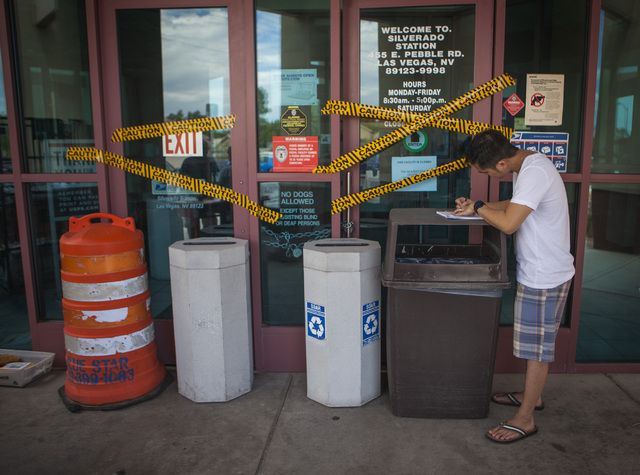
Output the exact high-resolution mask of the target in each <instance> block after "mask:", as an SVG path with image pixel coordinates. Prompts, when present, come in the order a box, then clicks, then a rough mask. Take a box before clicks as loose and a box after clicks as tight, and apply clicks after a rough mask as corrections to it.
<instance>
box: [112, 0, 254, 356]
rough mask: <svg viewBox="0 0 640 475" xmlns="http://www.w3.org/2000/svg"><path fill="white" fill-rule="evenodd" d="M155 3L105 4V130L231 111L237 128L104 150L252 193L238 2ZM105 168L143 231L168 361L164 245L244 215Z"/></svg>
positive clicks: (234, 225) (124, 208)
mask: <svg viewBox="0 0 640 475" xmlns="http://www.w3.org/2000/svg"><path fill="white" fill-rule="evenodd" d="M232 3H233V4H232ZM156 5H157V7H154V5H153V2H141V1H140V2H137V1H130V0H126V1H116V2H108V3H107V2H104V3H103V4H102V8H103V10H102V11H101V20H102V21H103V23H104V28H103V31H105V32H106V33H105V43H104V44H103V51H104V52H105V71H106V72H105V75H106V78H105V91H106V95H107V96H108V97H110V98H111V100H110V101H109V103H108V104H107V105H106V114H107V125H108V127H110V129H109V130H108V131H107V136H110V135H111V133H112V132H113V131H114V130H116V129H119V128H127V127H136V126H141V125H147V124H159V123H164V122H174V121H183V120H189V119H203V118H216V117H224V116H228V115H232V114H233V115H236V116H237V119H236V122H235V128H232V129H220V130H215V129H214V130H208V131H200V132H192V133H185V134H178V135H172V136H165V137H153V138H142V139H138V140H129V141H124V142H117V143H114V144H109V145H108V149H109V151H111V152H113V153H116V154H119V155H123V156H125V157H126V158H128V159H129V160H134V161H137V162H141V163H145V164H149V165H151V166H154V167H156V168H160V169H162V170H167V171H171V172H177V173H180V174H181V175H185V176H190V177H193V178H198V179H202V180H204V181H206V182H209V183H213V184H217V185H220V186H224V187H227V188H233V190H234V191H236V192H238V193H242V194H247V188H246V183H247V182H248V180H247V173H248V169H249V166H248V164H247V159H246V156H247V152H246V147H247V146H246V141H245V140H244V139H243V135H244V134H246V130H243V128H244V125H245V124H246V123H248V121H247V118H246V116H247V114H246V112H245V110H246V95H245V87H244V83H245V78H244V75H243V74H242V71H243V68H242V65H238V64H237V63H238V62H239V61H243V58H244V54H243V53H244V49H243V45H244V36H243V34H242V32H243V27H242V26H241V23H242V22H241V21H238V19H241V18H242V12H243V10H242V2H215V1H214V2H206V3H205V2H200V1H195V2H179V4H178V2H173V3H170V2H162V1H160V2H156ZM175 7H178V8H175ZM234 19H235V26H233V27H232V26H231V25H234ZM107 43H108V46H107ZM232 58H235V63H234V61H232ZM238 129H240V131H239V132H238V131H237V130H238ZM232 151H233V153H232ZM109 173H110V178H111V185H110V187H111V190H112V198H111V209H112V211H113V212H114V213H115V214H118V215H120V216H131V217H133V218H134V220H135V223H136V227H137V228H138V229H141V230H142V232H143V233H144V235H145V244H146V246H145V247H146V258H147V265H148V276H149V281H148V282H149V289H150V291H151V309H152V314H153V316H154V318H155V321H156V325H155V326H156V339H157V343H158V351H159V356H160V358H161V359H162V360H163V361H165V362H171V361H173V358H174V349H173V325H172V321H171V317H172V307H171V289H170V272H169V255H168V247H169V246H170V245H171V244H172V243H173V242H175V241H179V240H183V239H191V238H196V237H207V236H212V237H214V236H218V237H219V236H233V235H234V234H236V232H237V234H242V233H246V234H245V236H248V234H249V233H248V230H247V226H246V224H247V223H246V221H247V217H246V216H244V215H243V216H242V217H241V218H240V219H238V218H237V216H236V219H234V209H233V207H232V205H231V204H230V203H228V202H227V201H223V200H221V199H217V198H212V197H210V196H206V195H202V194H199V193H196V192H194V191H190V190H188V189H184V188H180V187H177V186H173V185H171V184H167V183H164V182H162V181H157V180H152V179H149V178H147V177H143V176H139V175H136V174H133V173H125V172H123V171H121V170H117V169H110V170H109ZM245 211H246V210H245ZM235 213H236V214H242V213H241V212H238V211H237V210H236V211H235Z"/></svg>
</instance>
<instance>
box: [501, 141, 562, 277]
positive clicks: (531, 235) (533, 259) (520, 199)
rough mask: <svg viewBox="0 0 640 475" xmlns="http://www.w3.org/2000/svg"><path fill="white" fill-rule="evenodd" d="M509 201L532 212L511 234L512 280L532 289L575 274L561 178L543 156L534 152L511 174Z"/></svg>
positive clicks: (551, 163) (553, 166)
mask: <svg viewBox="0 0 640 475" xmlns="http://www.w3.org/2000/svg"><path fill="white" fill-rule="evenodd" d="M511 202H512V203H517V204H520V205H524V206H527V207H529V208H531V209H532V210H533V211H532V212H531V213H530V214H529V216H527V219H525V220H524V222H523V223H522V225H521V226H520V228H519V229H518V230H517V231H516V233H515V249H516V259H517V261H518V265H517V271H516V279H517V280H518V282H520V283H522V284H524V285H526V286H527V287H532V288H535V289H551V288H553V287H557V286H558V285H560V284H563V283H564V282H567V281H568V280H569V279H571V278H572V277H573V274H574V273H575V270H574V267H573V256H572V255H571V252H570V249H571V245H570V231H569V207H568V204H567V193H566V191H565V188H564V184H563V183H562V178H560V174H559V173H558V171H557V170H556V167H555V165H554V164H553V162H552V161H551V160H549V159H548V158H547V157H546V156H545V155H543V154H541V153H535V154H533V155H529V156H527V157H526V158H525V159H524V161H523V162H522V167H521V168H520V172H519V173H514V174H513V197H512V198H511Z"/></svg>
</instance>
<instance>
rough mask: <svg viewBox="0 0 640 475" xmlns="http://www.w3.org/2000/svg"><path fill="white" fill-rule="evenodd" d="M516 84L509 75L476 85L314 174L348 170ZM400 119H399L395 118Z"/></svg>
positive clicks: (318, 168)
mask: <svg viewBox="0 0 640 475" xmlns="http://www.w3.org/2000/svg"><path fill="white" fill-rule="evenodd" d="M513 85H515V80H514V79H513V78H512V77H511V76H510V75H508V74H503V75H502V76H498V77H497V78H494V79H492V80H491V81H489V82H487V83H485V84H482V85H481V86H478V87H476V88H474V89H472V90H471V91H469V92H467V93H465V94H463V95H462V96H460V97H458V98H456V99H454V100H453V101H451V102H449V103H448V104H445V105H444V106H442V107H440V108H438V109H436V110H435V111H433V112H431V113H429V114H426V115H421V116H420V119H419V120H416V121H411V122H410V123H409V124H408V125H405V126H404V127H400V128H399V129H396V130H394V131H393V132H391V133H389V134H387V135H385V136H382V137H380V138H379V139H377V140H374V141H373V142H370V143H368V144H366V145H363V146H361V147H359V148H357V149H356V150H353V151H352V152H349V153H347V154H345V155H342V156H341V157H339V158H337V159H335V160H334V161H333V162H331V165H330V166H329V167H324V166H323V167H317V168H316V169H315V170H314V173H335V172H338V171H342V170H346V169H347V168H349V167H351V166H353V165H355V164H356V163H359V162H361V161H363V160H365V159H367V158H369V157H371V156H373V155H375V154H376V153H378V152H380V151H382V150H383V149H385V148H387V147H389V146H390V145H393V144H394V143H396V142H398V141H399V140H402V139H403V138H404V137H406V136H408V135H410V134H412V133H413V132H415V131H418V130H420V129H423V128H424V127H426V126H428V125H429V123H430V122H431V121H433V120H435V119H441V118H444V117H446V116H448V115H450V114H452V113H454V112H457V111H459V110H461V109H464V108H465V107H467V106H469V105H471V104H474V103H476V102H478V101H480V100H482V99H485V98H487V97H489V96H491V95H493V94H495V93H496V92H498V91H501V90H503V89H505V88H507V87H509V86H513ZM395 120H401V119H395Z"/></svg>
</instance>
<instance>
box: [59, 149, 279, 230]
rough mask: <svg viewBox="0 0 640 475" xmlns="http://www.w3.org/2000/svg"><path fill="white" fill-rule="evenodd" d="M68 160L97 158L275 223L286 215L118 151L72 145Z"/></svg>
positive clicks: (217, 187) (230, 191) (223, 188)
mask: <svg viewBox="0 0 640 475" xmlns="http://www.w3.org/2000/svg"><path fill="white" fill-rule="evenodd" d="M67 160H95V161H97V162H100V163H106V164H107V165H111V166H112V167H115V168H119V169H121V170H124V171H126V172H129V173H133V174H135V175H140V176H143V177H145V178H149V179H152V180H158V181H161V182H163V183H168V184H170V185H174V186H178V187H180V188H184V189H185V190H190V191H193V192H195V193H199V194H202V195H207V196H212V197H214V198H219V199H221V200H224V201H228V202H229V203H232V204H236V205H238V206H241V207H243V208H246V209H247V210H249V213H250V214H252V215H253V216H257V217H258V218H260V219H262V220H264V221H267V222H269V223H272V224H273V223H275V222H276V221H277V220H278V219H280V218H281V217H282V215H281V214H280V213H278V212H277V211H274V210H271V209H268V208H264V207H262V206H260V205H258V204H257V203H255V202H253V201H251V200H250V199H249V198H247V197H246V196H245V195H241V194H240V193H236V192H235V191H233V190H231V189H230V188H225V187H223V186H218V185H214V184H212V183H208V182H206V181H204V180H199V179H197V178H192V177H189V176H184V175H180V174H179V173H176V172H172V171H169V170H164V169H162V168H158V167H154V166H152V165H148V164H146V163H140V162H136V161H134V160H129V159H128V158H125V157H122V156H120V155H116V154H115V153H111V152H105V151H103V150H98V149H95V148H81V147H69V149H68V150H67Z"/></svg>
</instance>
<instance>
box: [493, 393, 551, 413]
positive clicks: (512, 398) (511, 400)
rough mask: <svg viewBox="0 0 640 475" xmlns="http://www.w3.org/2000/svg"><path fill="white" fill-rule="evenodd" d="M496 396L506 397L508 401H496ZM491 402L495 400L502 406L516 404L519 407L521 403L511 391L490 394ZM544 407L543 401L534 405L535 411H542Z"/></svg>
mask: <svg viewBox="0 0 640 475" xmlns="http://www.w3.org/2000/svg"><path fill="white" fill-rule="evenodd" d="M497 397H507V398H509V401H498V400H497V399H496V398H497ZM491 402H495V403H496V404H502V405H503V406H516V407H520V406H521V405H522V403H521V402H520V401H518V400H517V399H516V397H515V396H514V395H513V393H496V394H494V395H493V396H491ZM543 409H544V402H543V403H542V404H540V405H539V406H536V407H535V410H536V411H542V410H543Z"/></svg>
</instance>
